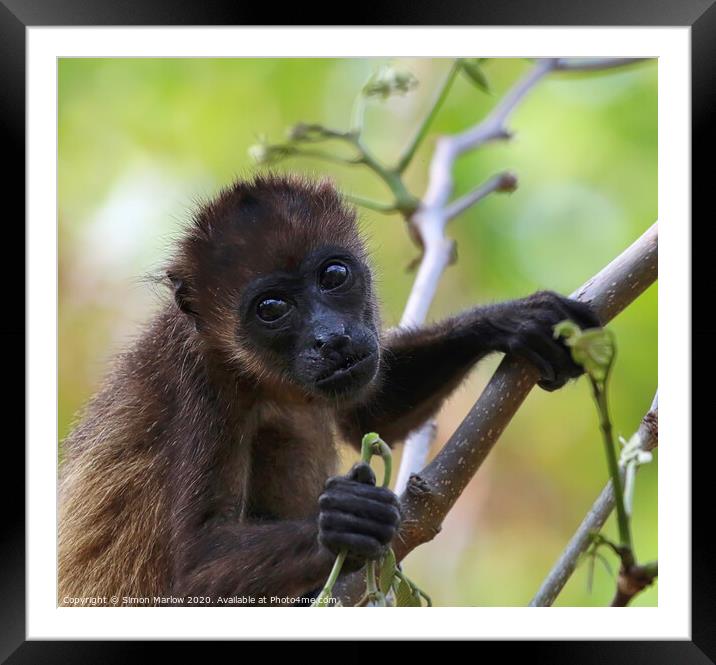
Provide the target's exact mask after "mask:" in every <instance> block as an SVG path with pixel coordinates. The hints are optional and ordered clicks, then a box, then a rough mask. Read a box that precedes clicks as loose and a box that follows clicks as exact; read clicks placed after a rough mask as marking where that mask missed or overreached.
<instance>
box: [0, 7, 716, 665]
mask: <svg viewBox="0 0 716 665" xmlns="http://www.w3.org/2000/svg"><path fill="white" fill-rule="evenodd" d="M356 13H360V21H354V22H353V25H381V24H382V25H394V26H398V25H405V26H407V25H481V26H485V25H537V26H540V25H552V26H585V25H592V26H596V25H599V26H618V25H621V26H638V25H643V26H690V27H691V44H692V59H691V66H692V72H691V75H692V132H693V139H695V140H692V164H693V167H692V209H693V216H694V219H697V218H700V219H701V220H702V224H703V225H705V224H706V223H707V222H708V221H709V220H710V218H711V217H713V204H711V205H710V206H708V207H707V205H708V204H709V203H711V202H710V201H709V198H710V192H711V190H712V189H713V184H712V183H711V182H710V180H711V179H712V173H713V167H712V166H711V162H712V161H713V157H712V156H713V155H714V154H715V153H716V132H715V130H714V119H713V112H714V111H715V110H716V0H672V1H669V0H619V2H615V1H613V0H581V1H580V2H572V3H568V2H564V1H563V0H542V1H541V2H539V3H537V2H534V1H533V2H529V1H523V0H520V1H519V2H518V1H517V0H509V1H506V0H475V1H474V2H472V3H467V2H464V0H442V1H441V2H440V3H426V2H420V1H414V2H412V3H407V2H395V1H393V2H392V3H390V4H381V5H372V4H368V5H366V6H365V7H356ZM269 14H271V16H269ZM314 14H319V13H318V12H314ZM334 16H335V15H334V14H333V12H328V11H326V12H321V13H320V14H319V15H316V16H309V12H308V11H307V10H306V9H305V8H304V7H302V6H300V5H292V6H284V7H283V8H282V9H281V10H280V16H279V18H280V20H281V22H282V23H283V24H284V25H288V24H289V21H296V25H330V23H329V21H327V20H326V19H327V18H332V17H334ZM276 18H277V15H276V9H275V7H271V6H267V7H265V8H264V9H263V10H261V9H257V8H256V7H254V6H251V5H247V4H243V5H239V4H238V3H235V2H216V1H214V2H208V1H207V2H203V3H198V2H187V1H185V0H151V1H150V0H124V1H122V2H119V1H117V0H115V1H114V2H113V1H112V0H93V1H92V2H87V1H86V0H0V71H1V72H2V74H1V75H0V118H1V119H2V121H1V122H0V132H2V136H3V142H2V145H3V148H4V157H5V160H4V161H5V164H6V166H7V167H8V170H7V172H6V173H5V175H4V176H3V177H2V179H0V182H2V187H3V194H4V196H3V201H4V202H5V208H6V211H9V207H8V203H13V204H14V205H15V206H17V208H13V209H12V213H10V212H6V215H7V216H6V218H5V220H4V222H5V223H4V224H3V232H4V233H3V236H4V240H5V247H6V249H5V252H4V256H3V266H4V267H5V271H4V272H5V274H4V280H5V285H4V286H5V288H4V289H3V304H4V307H3V314H4V316H3V317H2V319H1V323H0V335H1V336H2V342H3V347H4V350H5V353H4V354H3V364H4V366H5V368H6V370H8V369H9V370H11V371H10V372H6V378H5V385H6V387H7V388H9V391H8V396H7V397H6V400H5V405H6V415H5V425H6V427H5V428H4V430H3V431H4V433H5V434H6V438H5V441H4V444H5V446H4V455H3V461H4V469H5V471H4V474H3V478H4V480H3V482H2V483H0V486H2V490H3V492H4V493H5V494H6V496H5V497H4V498H5V500H4V501H3V503H2V504H0V505H2V506H3V508H4V511H5V516H6V517H5V521H4V523H3V527H2V529H1V534H2V535H1V536H0V552H1V558H0V561H1V562H2V563H1V564H0V662H6V663H8V664H12V665H18V664H20V663H33V664H38V663H54V662H62V663H66V664H70V663H115V662H116V663H120V662H121V663H125V662H128V661H130V660H131V661H134V660H137V659H139V660H142V659H143V658H144V659H148V658H151V659H152V660H155V659H156V658H157V657H162V658H166V657H168V656H169V653H168V651H171V650H172V649H173V648H176V646H177V644H172V643H170V642H166V641H163V642H134V641H126V642H98V641H87V642H80V641H78V642H74V641H62V642H56V641H45V640H43V641H26V638H25V635H26V634H25V554H26V551H25V513H24V509H23V508H22V506H23V502H22V501H21V500H20V499H19V497H20V496H24V493H23V492H22V490H21V489H18V484H19V485H20V487H21V488H22V487H23V485H24V473H23V472H22V471H21V469H24V465H25V455H24V450H23V448H22V447H21V446H20V445H19V444H18V440H19V439H18V437H14V436H10V435H9V434H8V432H9V424H10V422H11V420H12V419H13V418H12V417H13V416H14V415H15V414H17V413H19V412H20V411H21V410H23V411H24V409H23V406H24V395H25V393H24V389H22V388H21V387H24V385H25V379H24V366H23V367H21V364H22V363H23V360H24V358H25V353H22V354H21V353H19V351H17V349H20V348H22V349H23V351H25V350H26V347H25V333H26V329H25V316H24V312H25V292H24V288H23V289H22V290H21V289H19V288H17V286H14V283H15V282H17V281H18V276H20V275H22V276H23V277H24V275H25V272H24V266H21V265H18V266H14V265H12V263H13V261H15V260H17V261H19V262H22V261H23V259H24V252H21V251H20V250H19V247H23V248H24V247H25V235H24V225H23V224H21V223H20V221H19V220H21V219H23V220H24V215H25V198H24V194H23V192H24V191H25V188H24V184H25V183H24V180H25V143H24V141H23V140H22V138H21V137H23V136H24V130H25V112H26V108H25V40H26V28H27V27H33V26H59V25H62V26H100V25H115V26H123V25H268V22H267V21H265V20H264V19H268V20H274V21H275V20H276ZM707 211H708V213H710V215H709V217H707ZM684 224H688V220H684ZM697 226H698V225H697V224H692V226H691V228H692V231H693V232H695V231H696V229H697ZM709 249H710V246H709V245H708V243H704V242H701V243H693V251H692V260H693V266H694V268H695V269H696V270H698V268H699V267H701V269H702V271H703V272H704V274H703V275H700V276H699V275H698V274H695V275H694V278H693V286H694V290H695V292H694V302H702V301H703V300H705V299H706V298H708V294H707V293H704V294H703V295H702V297H701V298H700V299H698V300H697V297H698V296H697V294H696V291H697V290H698V288H702V289H704V291H705V290H706V289H708V284H709V280H708V275H706V274H705V267H704V266H707V265H708V262H707V261H706V260H705V259H706V255H705V253H706V252H707V251H709ZM10 280H12V282H11V281H10ZM702 309H703V308H702ZM695 310H696V308H695V307H694V315H696V314H697V312H696V311H695ZM685 323H686V322H685ZM715 332H716V324H713V323H711V322H710V321H709V320H708V317H706V316H704V317H703V318H702V319H701V320H700V321H697V320H696V317H695V320H694V322H693V338H692V339H693V343H694V348H708V343H709V342H711V340H713V339H714V333H715ZM699 343H701V344H699ZM707 355H713V354H707ZM699 358H700V356H699ZM709 362H711V363H713V361H710V360H709V359H708V358H707V359H706V362H705V363H702V364H703V365H708V364H709ZM704 369H705V370H706V371H705V373H706V372H708V368H704ZM10 377H12V379H13V380H11V379H10ZM15 377H18V378H19V380H18V379H16V378H15ZM20 377H22V378H20ZM692 395H693V407H692V408H693V413H694V414H698V413H704V412H708V411H707V402H706V401H707V400H710V399H711V398H710V393H709V392H708V391H706V390H703V391H699V390H698V389H697V388H696V386H694V390H693V392H692ZM15 403H16V404H15ZM709 406H710V405H709ZM48 417H51V414H48ZM15 420H19V419H17V418H15ZM694 439H695V440H696V442H697V444H702V445H695V446H694V447H693V451H692V459H693V496H692V505H693V523H692V526H693V528H692V534H693V538H692V549H693V554H692V581H693V584H692V641H687V640H684V641H653V642H646V641H642V642H630V641H620V642H608V641H591V642H579V641H555V642H546V641H544V642H525V641H522V642H511V643H500V644H499V649H500V658H502V659H504V658H512V657H516V658H519V657H520V656H523V657H525V658H529V659H530V662H543V661H544V662H549V663H563V662H564V663H570V664H582V663H630V664H631V665H636V664H639V663H649V664H650V665H656V664H657V663H669V664H677V663H678V664H684V665H687V664H691V663H693V664H697V663H698V664H706V663H709V662H713V661H714V660H716V576H715V575H714V568H715V567H714V564H713V562H714V559H715V558H716V557H715V556H714V555H715V554H716V552H715V550H714V546H713V544H712V538H711V531H712V528H711V527H708V524H711V523H712V519H713V518H712V513H713V510H712V508H711V507H712V505H713V503H714V500H713V491H712V490H711V484H712V483H709V479H710V478H709V476H711V475H712V474H713V468H714V467H713V464H712V463H710V462H712V461H713V453H712V449H713V445H712V443H711V442H710V440H709V439H710V437H708V436H706V437H694ZM689 444H690V442H689V441H680V442H678V443H677V445H680V446H688V445H689ZM47 450H48V454H54V453H52V452H51V451H52V448H51V447H50V444H49V442H48V449H47ZM11 479H12V480H15V479H17V480H19V483H14V482H11ZM699 526H700V527H701V528H699ZM617 611H618V610H617ZM386 620H389V619H386ZM625 620H628V619H625ZM496 646H497V645H496ZM178 647H179V649H181V655H182V657H183V658H192V657H197V656H199V655H203V656H204V657H206V655H207V654H206V648H207V647H206V645H205V644H197V643H193V642H181V643H178ZM275 648H278V646H274V647H272V651H273V649H275ZM421 648H422V647H421ZM232 649H233V651H232V653H233V656H232V657H234V658H238V657H239V654H240V653H243V652H239V651H238V650H237V649H238V648H237V647H235V646H234V647H232ZM371 649H372V647H371V646H370V645H368V644H359V645H356V648H354V649H353V648H352V649H348V650H343V649H340V650H336V652H335V658H336V660H338V661H339V662H341V661H345V660H346V659H347V658H349V657H350V658H351V659H352V660H357V659H358V658H361V659H362V658H363V657H365V656H367V655H368V654H371V653H373V654H374V655H375V652H372V651H371ZM323 653H324V654H325V653H331V652H323ZM346 653H350V656H346V655H340V654H346ZM481 653H482V652H481ZM272 655H276V656H277V657H280V656H279V655H278V654H272ZM287 655H288V652H287ZM289 657H295V655H293V654H291V655H290V656H289Z"/></svg>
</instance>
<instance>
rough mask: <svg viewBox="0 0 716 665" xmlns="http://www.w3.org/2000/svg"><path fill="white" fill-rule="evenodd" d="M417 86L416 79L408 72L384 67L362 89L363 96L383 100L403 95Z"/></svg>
mask: <svg viewBox="0 0 716 665" xmlns="http://www.w3.org/2000/svg"><path fill="white" fill-rule="evenodd" d="M417 85H418V79H417V78H415V76H414V75H413V74H411V73H410V72H409V71H407V70H404V69H397V68H396V67H392V66H385V67H381V68H380V69H379V70H378V71H377V72H376V73H375V74H373V76H371V77H370V79H369V80H368V83H366V84H365V86H364V88H363V94H364V95H365V96H366V97H379V98H380V99H382V100H385V99H387V98H388V97H390V96H391V95H404V94H406V93H408V92H410V91H411V90H412V89H413V88H415V87H416V86H417Z"/></svg>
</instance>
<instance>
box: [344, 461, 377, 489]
mask: <svg viewBox="0 0 716 665" xmlns="http://www.w3.org/2000/svg"><path fill="white" fill-rule="evenodd" d="M346 478H348V480H354V481H355V482H357V483H363V484H364V485H375V472H374V471H373V469H371V467H370V464H368V463H366V462H356V463H355V464H354V465H353V466H352V467H351V469H350V471H348V473H347V474H346Z"/></svg>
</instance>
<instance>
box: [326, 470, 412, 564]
mask: <svg viewBox="0 0 716 665" xmlns="http://www.w3.org/2000/svg"><path fill="white" fill-rule="evenodd" d="M318 505H319V507H320V513H319V516H318V541H319V543H321V545H323V547H325V548H326V549H327V550H329V551H330V552H332V553H333V554H338V553H339V552H341V551H342V550H346V551H347V552H348V555H347V556H346V560H345V563H344V566H343V570H345V571H346V572H350V571H352V570H358V569H359V568H361V567H362V566H363V564H364V563H365V562H366V561H367V560H374V559H379V558H380V557H381V556H382V555H383V554H385V552H386V550H387V548H388V545H389V544H390V542H391V541H392V540H393V537H394V536H395V534H396V533H397V532H398V527H399V526H400V508H399V504H398V497H397V496H395V494H394V493H393V492H391V491H390V490H389V489H387V488H384V487H376V486H375V474H374V473H373V470H372V469H371V468H370V466H369V465H368V464H366V463H365V462H359V463H358V464H355V465H354V466H353V468H352V469H351V470H350V471H349V472H348V473H347V474H346V475H345V476H333V477H332V478H329V479H328V481H327V482H326V487H325V489H324V491H323V494H321V496H320V497H319V499H318Z"/></svg>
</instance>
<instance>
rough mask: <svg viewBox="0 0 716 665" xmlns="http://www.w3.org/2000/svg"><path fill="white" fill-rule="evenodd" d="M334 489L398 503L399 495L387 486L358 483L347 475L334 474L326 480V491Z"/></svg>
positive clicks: (383, 501) (382, 501)
mask: <svg viewBox="0 0 716 665" xmlns="http://www.w3.org/2000/svg"><path fill="white" fill-rule="evenodd" d="M333 490H340V491H341V492H347V493H349V494H353V495H354V496H356V497H364V498H366V499H372V500H373V501H379V502H381V503H388V504H392V505H395V506H397V505H398V497H397V496H395V493H394V492H393V491H391V490H389V489H388V488H387V487H376V486H375V485H366V484H365V483H358V482H356V481H355V480H350V479H349V478H346V477H345V476H333V477H332V478H329V479H328V480H327V481H326V485H325V489H324V491H325V492H331V491H333Z"/></svg>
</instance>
